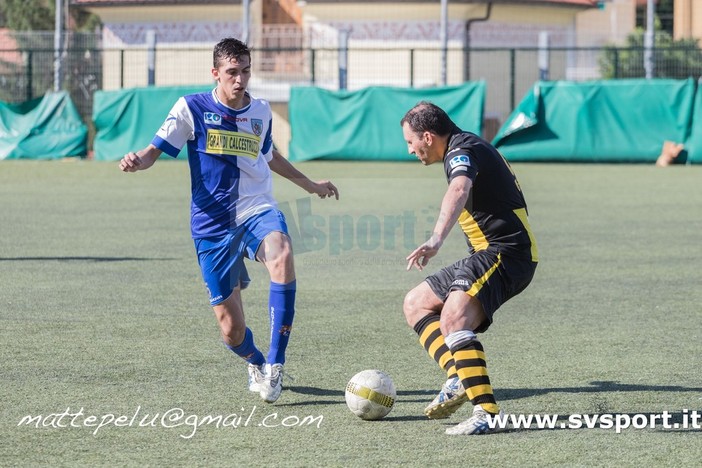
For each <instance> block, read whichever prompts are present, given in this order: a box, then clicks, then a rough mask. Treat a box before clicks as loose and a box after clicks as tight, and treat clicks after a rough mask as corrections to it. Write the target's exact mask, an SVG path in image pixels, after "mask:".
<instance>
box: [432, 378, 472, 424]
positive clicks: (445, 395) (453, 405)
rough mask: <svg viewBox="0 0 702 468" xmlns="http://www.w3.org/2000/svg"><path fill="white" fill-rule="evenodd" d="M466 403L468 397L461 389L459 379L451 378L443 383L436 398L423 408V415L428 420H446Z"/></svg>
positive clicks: (461, 385)
mask: <svg viewBox="0 0 702 468" xmlns="http://www.w3.org/2000/svg"><path fill="white" fill-rule="evenodd" d="M466 401H468V395H467V394H466V391H465V390H464V389H463V384H461V379H459V378H458V377H453V378H450V379H448V380H447V381H446V382H445V383H444V385H443V387H441V391H440V392H439V394H438V395H436V398H434V400H433V401H432V402H431V403H429V406H427V407H426V408H424V414H425V415H426V416H427V418H429V419H444V418H448V417H449V416H451V415H452V414H453V413H455V412H456V410H457V409H458V408H459V407H460V406H461V405H462V404H463V403H465V402H466Z"/></svg>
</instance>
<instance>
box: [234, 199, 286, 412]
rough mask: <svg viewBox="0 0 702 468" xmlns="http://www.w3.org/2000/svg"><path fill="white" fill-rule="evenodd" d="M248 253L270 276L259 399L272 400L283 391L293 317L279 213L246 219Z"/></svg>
mask: <svg viewBox="0 0 702 468" xmlns="http://www.w3.org/2000/svg"><path fill="white" fill-rule="evenodd" d="M247 229H248V234H247V238H246V249H247V255H248V256H249V257H251V258H255V259H256V260H257V261H259V262H261V263H263V264H264V265H265V267H266V269H267V270H268V274H269V275H270V280H271V282H270V289H269V294H268V314H269V318H270V324H271V345H270V349H269V351H268V357H267V359H266V361H267V363H266V367H265V376H264V377H265V378H264V385H263V386H262V389H261V398H263V399H264V400H265V401H267V402H269V403H272V402H274V401H276V400H277V399H278V397H279V396H280V393H281V391H282V388H283V387H282V379H283V364H285V351H286V350H287V347H288V343H289V340H290V332H291V330H292V324H293V319H294V317H295V295H296V290H297V283H296V281H295V266H294V262H293V250H292V243H291V241H290V237H288V235H287V225H286V224H285V218H284V217H283V215H282V213H280V212H279V211H277V210H270V211H267V212H265V213H261V214H260V215H257V216H255V217H254V218H252V219H251V220H249V221H247Z"/></svg>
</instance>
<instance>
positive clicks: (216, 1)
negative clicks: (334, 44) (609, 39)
mask: <svg viewBox="0 0 702 468" xmlns="http://www.w3.org/2000/svg"><path fill="white" fill-rule="evenodd" d="M241 1H242V0H198V1H195V0H69V2H70V4H71V5H75V6H133V5H134V6H137V5H174V4H175V5H222V4H232V3H241ZM370 1H376V0H307V3H367V2H370ZM381 1H382V0H381ZM385 1H387V3H428V2H429V1H431V2H432V3H433V2H434V1H435V0H395V1H392V0H385ZM488 2H490V3H512V4H534V5H536V4H542V5H544V4H550V5H554V6H576V7H595V6H597V3H598V1H597V0H449V3H488Z"/></svg>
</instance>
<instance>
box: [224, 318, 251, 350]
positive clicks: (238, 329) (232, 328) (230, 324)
mask: <svg viewBox="0 0 702 468" xmlns="http://www.w3.org/2000/svg"><path fill="white" fill-rule="evenodd" d="M219 327H220V330H221V331H222V337H223V338H224V341H225V342H226V343H227V344H229V345H231V346H239V345H240V344H241V343H242V342H243V341H244V337H245V336H246V325H245V324H243V323H238V322H234V321H231V320H230V321H227V322H222V321H220V323H219Z"/></svg>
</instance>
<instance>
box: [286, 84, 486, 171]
mask: <svg viewBox="0 0 702 468" xmlns="http://www.w3.org/2000/svg"><path fill="white" fill-rule="evenodd" d="M422 100H427V101H431V102H433V103H434V104H436V105H438V106H440V107H442V108H443V109H444V110H445V111H446V112H447V113H448V114H449V116H451V118H452V119H453V121H454V122H456V124H457V125H458V126H459V127H461V128H462V129H463V130H468V131H471V132H474V133H478V134H480V132H481V130H482V119H483V107H484V104H485V83H484V82H482V81H480V82H470V83H465V84H463V85H460V86H447V87H440V88H426V89H418V88H389V87H371V88H366V89H362V90H359V91H328V90H324V89H320V88H314V87H299V88H292V90H291V93H290V107H289V115H290V131H291V133H292V139H291V141H290V148H289V159H290V160H291V161H305V160H309V159H347V160H375V161H380V160H385V161H388V160H397V161H403V160H408V161H409V160H410V158H411V157H410V156H409V155H408V154H407V144H406V143H405V141H404V139H403V137H402V129H401V128H400V119H401V118H402V116H404V115H405V112H407V111H408V110H409V109H410V108H411V107H412V106H414V105H415V104H416V103H417V102H419V101H422Z"/></svg>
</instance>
